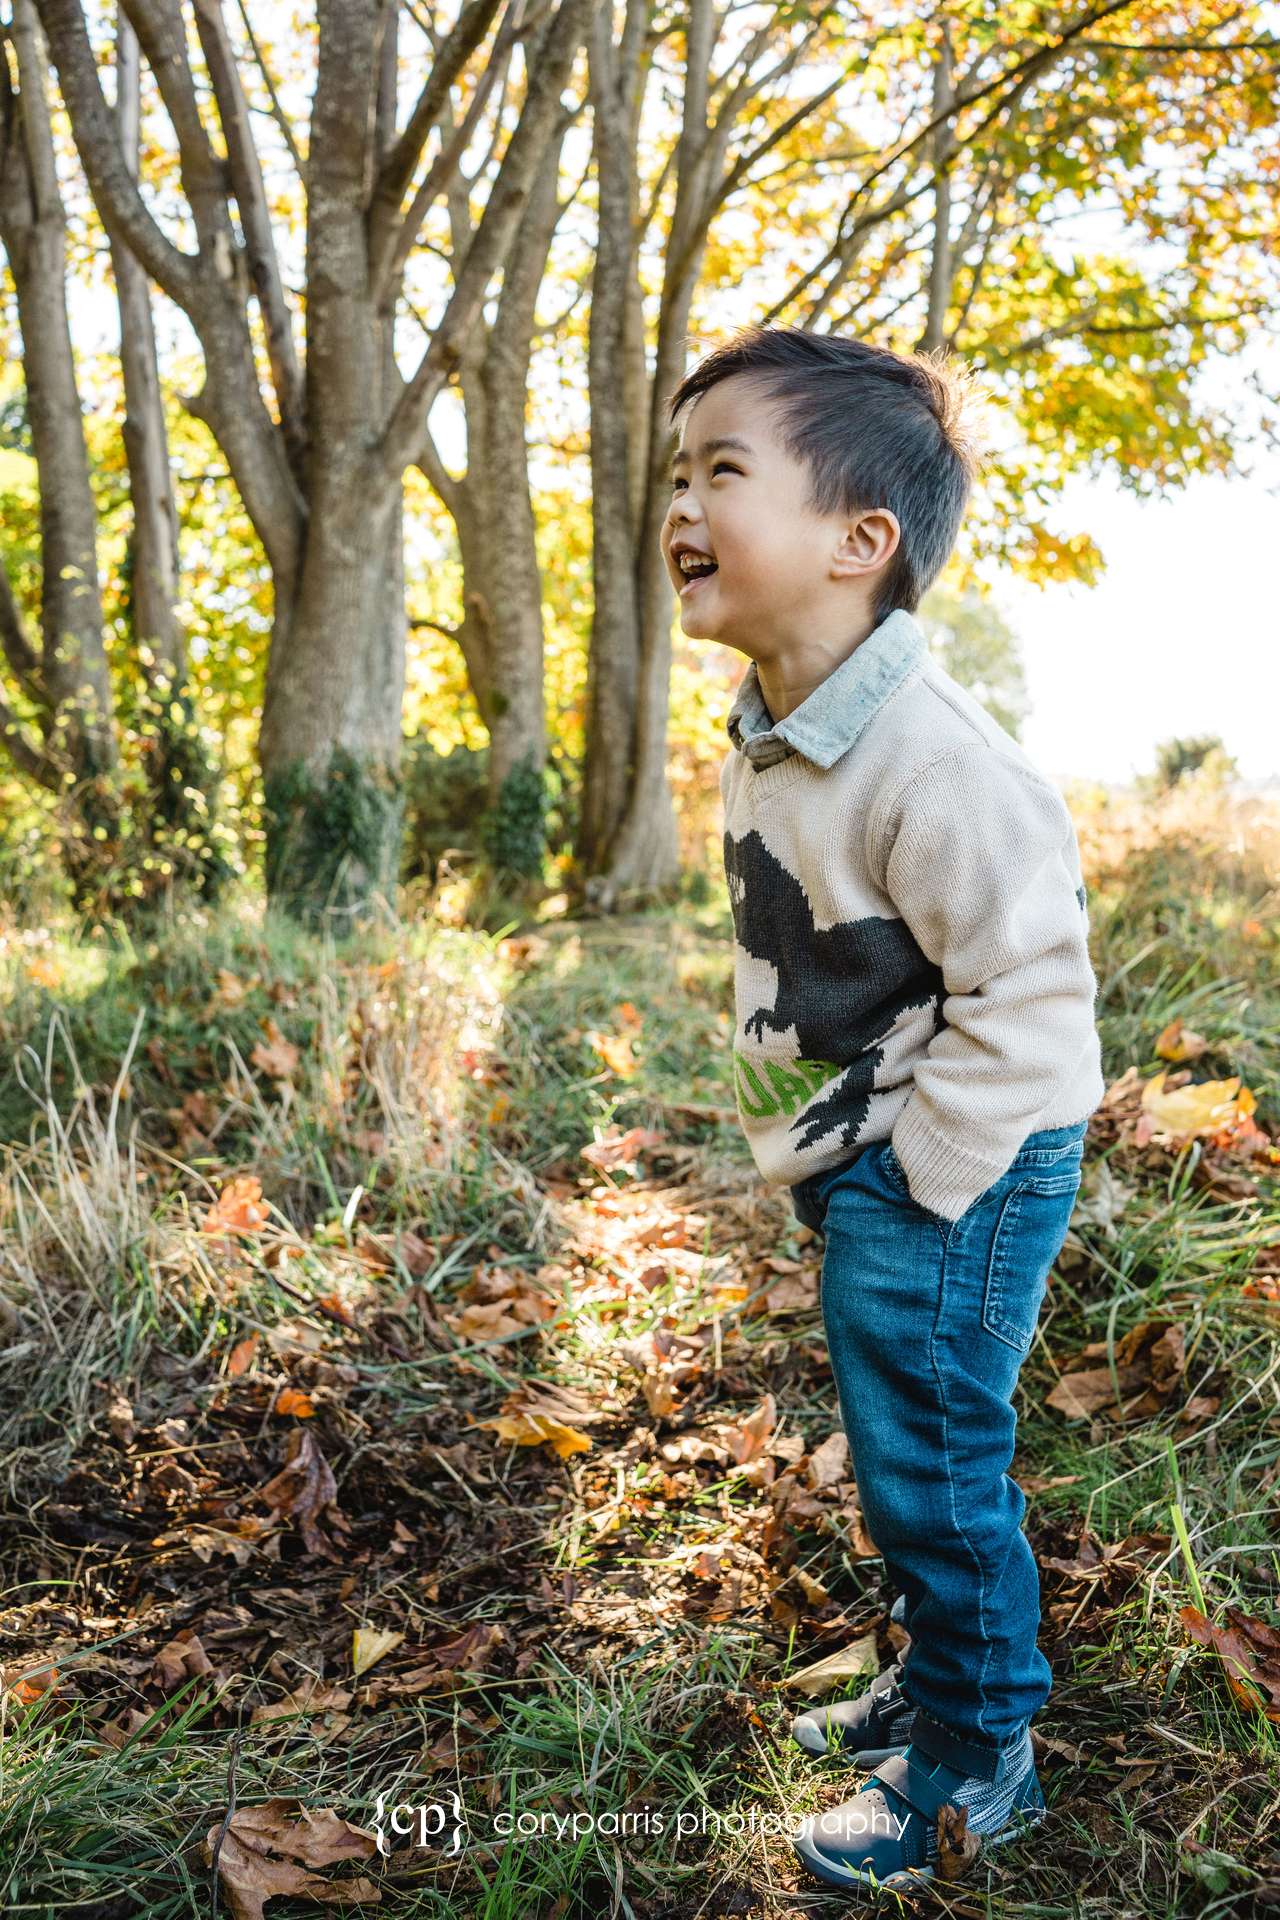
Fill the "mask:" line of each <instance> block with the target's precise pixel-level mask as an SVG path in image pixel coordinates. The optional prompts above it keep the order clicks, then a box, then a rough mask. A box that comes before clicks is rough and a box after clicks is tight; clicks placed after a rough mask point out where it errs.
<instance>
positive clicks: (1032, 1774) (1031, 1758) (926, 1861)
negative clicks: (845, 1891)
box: [791, 1732, 1047, 1892]
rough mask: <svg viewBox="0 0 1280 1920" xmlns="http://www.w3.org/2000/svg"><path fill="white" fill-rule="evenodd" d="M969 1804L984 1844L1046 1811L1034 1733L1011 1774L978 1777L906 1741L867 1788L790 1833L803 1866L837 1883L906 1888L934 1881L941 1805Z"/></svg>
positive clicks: (968, 1825) (1011, 1835)
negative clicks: (1033, 1737) (999, 1776)
mask: <svg viewBox="0 0 1280 1920" xmlns="http://www.w3.org/2000/svg"><path fill="white" fill-rule="evenodd" d="M944 1806H952V1807H955V1808H957V1809H959V1808H964V1810H965V1814H966V1820H965V1831H966V1832H967V1833H971V1834H974V1835H975V1836H977V1837H978V1838H979V1841H980V1850H981V1851H985V1850H986V1849H987V1848H988V1847H994V1846H1001V1845H1003V1844H1004V1842H1005V1841H1006V1840H1016V1839H1017V1838H1018V1836H1019V1835H1020V1834H1022V1833H1025V1832H1026V1831H1027V1830H1028V1829H1029V1828H1031V1827H1034V1826H1037V1825H1038V1824H1039V1822H1040V1821H1041V1820H1043V1819H1044V1817H1045V1813H1046V1811H1047V1809H1046V1807H1045V1803H1044V1794H1043V1792H1042V1790H1041V1786H1040V1780H1039V1776H1038V1775H1037V1773H1036V1765H1035V1755H1034V1752H1033V1750H1032V1746H1031V1735H1030V1733H1029V1732H1027V1733H1024V1735H1023V1737H1022V1741H1021V1742H1020V1743H1019V1746H1018V1748H1017V1750H1016V1752H1015V1754H1014V1755H1013V1757H1012V1760H1011V1763H1010V1765H1009V1767H1008V1768H1007V1770H1006V1773H1005V1777H1004V1778H1003V1779H1002V1780H1001V1781H999V1782H998V1783H997V1782H993V1781H991V1780H979V1779H975V1778H974V1777H973V1776H972V1775H967V1774H964V1773H961V1772H960V1771H959V1769H958V1768H956V1767H949V1766H947V1764H946V1763H945V1762H944V1761H942V1760H934V1759H933V1758H932V1757H931V1756H930V1755H929V1754H927V1753H924V1752H923V1751H921V1749H919V1748H917V1747H914V1746H908V1747H907V1748H906V1750H905V1752H903V1753H898V1754H894V1755H893V1756H892V1757H891V1758H890V1759H888V1760H886V1761H884V1762H883V1763H882V1764H881V1765H879V1766H877V1768H876V1770H875V1772H874V1773H873V1774H872V1775H871V1777H870V1779H869V1780H868V1781H867V1783H866V1785H865V1786H864V1787H863V1789H862V1791H861V1793H857V1794H855V1795H854V1796H853V1798H852V1799H851V1800H845V1801H842V1802H841V1804H840V1805H839V1806H838V1807H831V1808H830V1809H829V1810H828V1811H827V1812H826V1813H821V1814H810V1815H809V1817H808V1818H807V1819H806V1820H805V1821H803V1822H802V1824H801V1825H800V1827H799V1829H798V1830H797V1831H796V1832H795V1833H794V1834H793V1835H792V1837H791V1844H792V1846H793V1847H794V1848H795V1851H796V1853H797V1855H798V1856H799V1858H800V1860H801V1862H802V1863H803V1865H804V1866H805V1867H806V1868H807V1869H808V1871H809V1872H810V1873H811V1874H813V1875H814V1876H815V1877H816V1878H817V1879H819V1880H822V1881H824V1882H825V1883H826V1884H827V1885H828V1886H831V1887H848V1888H866V1889H867V1890H868V1891H878V1890H879V1889H880V1888H886V1889H890V1888H891V1889H893V1890H895V1891H899V1892H901V1891H902V1890H904V1889H907V1888H910V1887H913V1886H918V1885H919V1883H920V1882H921V1881H924V1880H932V1879H933V1878H934V1874H935V1871H936V1868H937V1863H938V1810H939V1808H940V1807H944Z"/></svg>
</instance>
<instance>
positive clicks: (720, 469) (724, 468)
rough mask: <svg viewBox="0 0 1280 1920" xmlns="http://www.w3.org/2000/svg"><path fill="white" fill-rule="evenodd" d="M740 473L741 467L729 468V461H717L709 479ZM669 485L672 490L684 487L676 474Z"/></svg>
mask: <svg viewBox="0 0 1280 1920" xmlns="http://www.w3.org/2000/svg"><path fill="white" fill-rule="evenodd" d="M741 471H742V469H741V467H735V466H731V465H730V463H729V461H727V460H717V461H716V463H715V465H714V467H712V469H711V478H712V479H713V480H714V479H715V477H716V475H717V474H718V473H741ZM671 485H672V488H673V490H674V489H675V488H676V487H682V486H683V485H684V481H683V480H682V479H681V477H680V475H679V474H676V475H675V476H674V478H673V479H672V482H671Z"/></svg>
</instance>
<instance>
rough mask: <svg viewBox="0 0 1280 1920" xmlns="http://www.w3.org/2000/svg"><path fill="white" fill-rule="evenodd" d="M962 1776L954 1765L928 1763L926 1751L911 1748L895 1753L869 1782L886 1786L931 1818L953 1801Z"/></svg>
mask: <svg viewBox="0 0 1280 1920" xmlns="http://www.w3.org/2000/svg"><path fill="white" fill-rule="evenodd" d="M963 1778H964V1776H963V1774H960V1773H957V1771H956V1769H955V1768H954V1767H948V1766H947V1765H945V1763H943V1762H942V1761H935V1762H933V1763H932V1764H929V1763H928V1762H926V1760H925V1757H924V1755H923V1754H919V1753H917V1752H916V1749H915V1748H914V1747H908V1748H907V1750H906V1752H905V1753H895V1754H893V1755H892V1756H891V1757H890V1758H889V1759H888V1760H886V1761H884V1762H883V1764H882V1765H880V1766H878V1767H877V1768H876V1770H875V1772H874V1773H873V1774H872V1776H871V1778H870V1780H869V1781H868V1782H867V1785H868V1786H872V1787H874V1786H882V1787H887V1788H888V1790H889V1792H890V1793H892V1794H894V1795H896V1796H897V1798H898V1799H899V1800H900V1801H902V1803H903V1805H904V1806H908V1807H912V1808H914V1810H915V1812H916V1813H918V1814H920V1816H921V1817H922V1818H923V1819H925V1820H929V1821H932V1820H934V1819H935V1818H936V1817H937V1812H938V1808H939V1807H943V1806H946V1805H947V1804H948V1803H949V1802H950V1801H951V1796H952V1794H953V1793H954V1792H955V1790H956V1788H957V1787H958V1786H959V1785H960V1783H961V1781H962V1780H963Z"/></svg>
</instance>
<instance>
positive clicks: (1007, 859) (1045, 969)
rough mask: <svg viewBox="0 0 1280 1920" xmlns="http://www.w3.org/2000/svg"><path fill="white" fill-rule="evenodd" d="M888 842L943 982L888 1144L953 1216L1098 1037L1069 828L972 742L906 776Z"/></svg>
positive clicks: (901, 888) (1009, 766) (1050, 801)
mask: <svg viewBox="0 0 1280 1920" xmlns="http://www.w3.org/2000/svg"><path fill="white" fill-rule="evenodd" d="M884 851H885V865H884V872H885V876H886V891H887V892H888V894H889V897H890V898H891V899H892V900H893V902H894V904H895V906H896V907H897V909H898V911H899V912H900V913H901V915H902V917H903V919H904V921H905V922H906V924H907V926H908V927H909V928H910V929H911V932H912V933H913V934H914V936H915V938H916V940H917V941H918V942H919V944H920V947H921V948H922V950H923V951H924V953H925V954H926V955H927V956H928V958H929V959H930V960H932V961H933V962H934V964H935V965H936V966H937V967H939V968H940V970H941V972H942V978H943V984H944V986H945V989H946V998H945V999H944V1001H943V1004H942V1014H943V1018H944V1021H945V1025H944V1026H942V1027H941V1029H940V1030H939V1031H938V1032H937V1033H935V1035H934V1036H933V1039H932V1040H931V1041H930V1043H929V1047H928V1051H927V1054H926V1056H925V1058H924V1059H923V1060H921V1061H920V1062H919V1063H918V1064H917V1066H916V1068H915V1084H914V1087H913V1088H912V1092H911V1095H910V1097H909V1098H908V1100H907V1102H906V1105H905V1106H904V1107H903V1109H902V1111H901V1112H900V1113H899V1115H898V1117H897V1120H896V1121H895V1123H894V1127H893V1150H894V1152H895V1154H896V1155H897V1157H898V1160H899V1163H900V1164H901V1167H902V1170H903V1172H904V1174H905V1175H906V1178H907V1185H908V1187H909V1189H910V1191H911V1195H912V1197H913V1199H915V1200H916V1201H917V1202H918V1203H919V1204H920V1205H921V1206H923V1207H927V1208H928V1209H929V1210H930V1211H932V1212H934V1213H937V1214H941V1215H942V1216H943V1217H944V1218H946V1219H949V1220H956V1219H959V1217H960V1215H961V1214H962V1213H964V1212H965V1211H966V1210H967V1209H968V1208H969V1207H970V1206H972V1204H973V1202H974V1201H975V1200H976V1199H977V1198H978V1197H979V1195H980V1194H982V1193H984V1192H985V1191H986V1189H987V1188H988V1187H989V1186H991V1185H992V1184H993V1183H994V1182H995V1181H996V1180H998V1179H999V1178H1000V1177H1001V1175H1002V1174H1004V1173H1006V1172H1007V1171H1008V1168H1009V1166H1010V1164H1011V1162H1012V1161H1013V1158H1014V1156H1015V1154H1016V1153H1017V1152H1018V1149H1019V1148H1020V1147H1021V1146H1022V1144H1023V1142H1024V1140H1025V1139H1026V1137H1027V1135H1028V1134H1029V1133H1032V1132H1034V1131H1035V1126H1036V1120H1037V1117H1038V1115H1039V1114H1040V1113H1042V1112H1043V1111H1044V1109H1045V1108H1046V1107H1047V1106H1048V1105H1049V1103H1050V1101H1051V1099H1052V1098H1053V1095H1054V1093H1055V1091H1056V1089H1057V1087H1058V1086H1059V1085H1060V1083H1061V1082H1062V1081H1063V1080H1064V1079H1070V1078H1071V1077H1072V1076H1074V1074H1075V1073H1076V1071H1077V1070H1078V1067H1079V1062H1080V1058H1081V1055H1082V1053H1083V1052H1084V1051H1085V1050H1086V1049H1087V1048H1089V1047H1092V1046H1096V1029H1095V1025H1094V997H1095V994H1096V991H1097V982H1096V980H1095V977H1094V973H1093V967H1092V964H1091V962H1090V959H1089V950H1088V940H1087V931H1088V928H1087V921H1086V917H1085V913H1084V910H1083V904H1082V903H1083V888H1082V887H1081V885H1080V879H1079V858H1078V854H1077V853H1076V842H1075V829H1074V827H1073V825H1072V822H1071V815H1070V813H1069V812H1068V810H1067V805H1066V802H1065V800H1064V799H1063V798H1062V796H1061V794H1059V793H1058V792H1057V790H1056V789H1055V788H1053V787H1051V786H1050V785H1049V784H1048V783H1047V782H1044V781H1041V780H1040V779H1038V778H1037V777H1036V776H1035V775H1034V774H1031V773H1028V772H1025V771H1024V770H1023V769H1022V768H1020V767H1019V766H1018V765H1017V763H1016V762H1014V761H1013V760H1012V759H1010V758H1009V757H1008V756H1006V755H1004V754H1001V753H999V752H997V751H996V750H995V749H994V748H991V747H988V746H984V745H978V744H975V745H974V746H972V747H969V746H964V747H960V748H956V749H955V750H953V751H952V752H950V753H946V754H943V755H942V756H941V758H939V759H937V760H935V761H933V762H932V764H931V765H929V766H928V767H926V768H925V770H924V772H923V773H922V774H921V775H919V776H918V777H916V778H915V779H913V780H912V781H911V782H910V783H909V786H908V788H906V789H904V791H903V793H902V794H901V795H900V796H899V799H898V802H897V803H896V804H895V807H894V809H893V810H892V813H891V818H890V825H889V831H888V843H887V846H886V848H885V850H884Z"/></svg>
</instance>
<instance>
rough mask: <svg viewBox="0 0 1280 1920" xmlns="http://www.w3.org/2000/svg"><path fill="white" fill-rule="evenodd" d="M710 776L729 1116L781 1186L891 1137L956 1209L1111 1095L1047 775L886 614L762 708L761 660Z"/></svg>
mask: <svg viewBox="0 0 1280 1920" xmlns="http://www.w3.org/2000/svg"><path fill="white" fill-rule="evenodd" d="M727 724H728V729H729V734H730V738H731V740H732V742H733V746H732V749H731V751H730V752H729V754H728V755H727V756H726V759H725V763H724V766H723V768H722V771H721V776H720V791H721V795H722V797H723V800H724V819H725V833H724V857H725V872H726V876H727V878H728V882H729V895H730V900H731V903H732V907H733V917H734V929H735V943H734V962H735V964H734V991H735V1002H736V1016H737V1017H736V1032H735V1042H734V1079H735V1086H736V1093H737V1102H738V1113H739V1117H740V1120H741V1124H742V1127H743V1130H744V1132H745V1133H746V1136H747V1139H748V1142H749V1143H750V1146H751V1150H752V1153H753V1155H754V1157H755V1161H756V1165H757V1166H758V1168H759V1170H760V1173H761V1175H762V1176H763V1178H764V1179H765V1180H766V1181H767V1182H769V1184H771V1185H778V1186H783V1185H786V1186H793V1185H795V1184H796V1182H797V1181H800V1180H803V1179H805V1178H807V1177H808V1176H809V1175H811V1174H814V1173H819V1172H823V1171H825V1170H826V1169H827V1168H829V1167H833V1166H836V1165H838V1164H839V1163H840V1162H841V1161H843V1160H847V1159H849V1158H851V1157H852V1156H853V1154H854V1153H855V1151H856V1150H857V1149H858V1148H860V1147H862V1146H864V1145H866V1144H867V1143H868V1142H870V1141H876V1140H883V1139H885V1138H886V1137H891V1138H892V1141H893V1146H894V1151H895V1153H896V1155H897V1157H898V1160H899V1161H900V1163H901V1165H902V1168H903V1171H904V1173H905V1174H906V1177H907V1182H908V1185H909V1187H910V1190H911V1194H912V1197H913V1198H914V1199H915V1200H916V1201H917V1202H918V1203H919V1204H920V1205H921V1206H923V1207H926V1208H928V1209H930V1210H931V1211H932V1212H934V1213H937V1214H939V1215H941V1216H943V1217H944V1218H946V1219H948V1220H954V1219H958V1218H959V1216H960V1215H961V1214H962V1213H964V1212H965V1211H966V1209H967V1208H968V1207H969V1206H971V1205H972V1203H973V1202H974V1201H975V1200H976V1199H977V1198H978V1197H979V1195H980V1194H982V1193H983V1192H985V1191H986V1189H987V1188H988V1187H989V1186H990V1185H992V1183H993V1182H994V1181H996V1180H998V1179H999V1178H1000V1176H1001V1175H1002V1174H1003V1173H1005V1172H1006V1171H1007V1169H1008V1167H1009V1165H1010V1162H1011V1161H1012V1160H1013V1157H1014V1155H1015V1154H1016V1153H1017V1151H1018V1149H1019V1147H1021V1145H1022V1143H1023V1142H1024V1140H1025V1139H1026V1138H1027V1136H1028V1134H1030V1133H1035V1132H1039V1131H1040V1130H1042V1129H1044V1128H1048V1127H1062V1126H1067V1125H1071V1124H1073V1123H1075V1122H1077V1121H1080V1120H1082V1119H1085V1118H1086V1117H1087V1116H1088V1115H1089V1114H1090V1113H1092V1112H1093V1110H1094V1108H1095V1107H1096V1106H1097V1105H1098V1103H1099V1101H1100V1100H1101V1098H1102V1095H1103V1093H1104V1091H1105V1083H1104V1081H1103V1077H1102V1066H1101V1056H1100V1048H1099V1043H1098V1034H1097V1029H1096V1026H1095V1022H1094V998H1095V994H1096V990H1097V983H1096V980H1095V978H1094V973H1093V969H1092V966H1091V964H1090V960H1089V952H1088V946H1087V943H1086V936H1087V931H1088V921H1087V916H1086V911H1085V889H1084V886H1083V884H1082V881H1081V876H1080V857H1079V851H1078V849H1077V845H1076V837H1075V830H1074V828H1073V826H1072V823H1071V816H1070V814H1069V813H1068V811H1067V807H1066V803H1065V801H1064V800H1063V798H1062V795H1061V794H1060V793H1059V791H1058V790H1057V788H1056V787H1055V786H1054V785H1053V784H1052V783H1051V782H1050V781H1049V780H1048V779H1046V778H1045V776H1044V775H1043V774H1041V773H1039V772H1038V771H1037V769H1036V768H1035V767H1034V766H1033V764H1032V763H1031V761H1030V760H1029V759H1028V758H1027V756H1026V754H1025V753H1024V752H1023V750H1022V748H1021V747H1020V746H1019V745H1018V743H1017V742H1016V741H1015V740H1014V739H1012V737H1011V736H1010V735H1009V734H1008V733H1006V732H1005V730H1004V728H1003V727H1001V726H1000V725H998V723H997V722H996V721H995V720H993V719H992V717H991V716H990V714H988V713H987V711H986V709H985V708H984V707H982V706H980V705H979V703H978V702H977V701H976V700H975V699H974V698H973V697H972V696H971V695H970V694H969V693H967V692H966V691H965V690H964V689H963V688H962V687H961V686H959V685H958V683H957V682H956V681H954V680H953V679H952V678H951V677H950V675H949V674H947V673H946V672H945V671H944V670H943V668H942V667H941V666H939V665H938V663H937V662H936V661H935V660H934V659H933V658H932V656H931V655H930V654H929V651H928V647H927V644H926V642H925V638H924V634H923V631H922V629H921V628H920V626H919V624H918V623H917V622H916V621H915V620H914V619H913V618H912V616H911V615H910V614H908V613H905V612H902V611H899V612H896V613H893V614H891V615H890V616H889V618H888V619H887V620H886V621H884V622H883V623H882V624H881V625H880V626H879V627H878V628H877V629H876V630H875V632H874V633H873V634H871V635H870V636H869V637H868V639H866V640H865V641H863V643H862V644H861V645H860V646H859V647H857V648H856V649H855V650H854V652H853V653H852V654H851V655H850V656H849V658H848V659H847V660H845V661H844V662H843V663H842V664H841V665H840V666H839V667H837V668H836V669H835V671H834V672H833V673H831V674H829V675H828V677H827V679H826V680H824V681H823V683H822V684H821V686H819V687H818V688H816V689H815V691H814V692H813V693H812V694H810V696H809V697H808V699H807V700H805V701H804V702H803V704H802V705H801V706H799V707H797V708H796V709H795V711H794V712H793V713H792V714H789V715H788V716H787V717H786V719H784V720H783V721H781V722H779V723H778V724H777V725H776V726H775V724H774V723H773V720H772V717H771V715H770V714H769V711H768V708H767V707H766V705H765V703H764V700H763V698H762V696H761V692H760V685H759V679H758V676H757V674H756V668H755V664H754V662H753V663H752V664H751V665H750V666H749V667H748V669H747V673H746V675H745V676H744V678H743V681H742V684H741V686H740V688H739V691H738V695H737V698H736V700H735V702H734V705H733V708H732V710H731V712H730V714H729V718H728V723H727Z"/></svg>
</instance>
